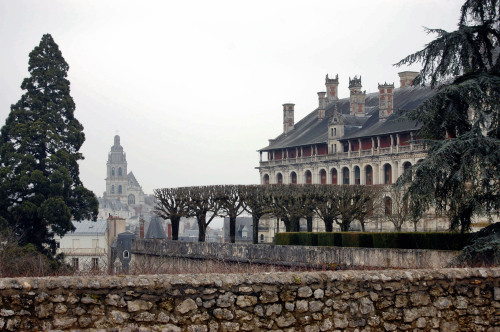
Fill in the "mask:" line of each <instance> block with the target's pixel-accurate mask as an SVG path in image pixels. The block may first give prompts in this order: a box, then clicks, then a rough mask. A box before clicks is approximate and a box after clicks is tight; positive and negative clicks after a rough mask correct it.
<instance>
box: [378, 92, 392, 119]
mask: <svg viewBox="0 0 500 332" xmlns="http://www.w3.org/2000/svg"><path fill="white" fill-rule="evenodd" d="M378 91H379V114H378V117H379V120H381V121H385V120H386V119H387V118H388V117H389V116H390V115H391V114H392V113H393V111H394V109H393V99H394V98H393V97H394V83H392V84H387V83H384V84H379V85H378Z"/></svg>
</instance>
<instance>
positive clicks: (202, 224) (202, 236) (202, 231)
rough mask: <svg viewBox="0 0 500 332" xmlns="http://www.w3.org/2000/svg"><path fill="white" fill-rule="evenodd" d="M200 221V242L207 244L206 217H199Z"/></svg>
mask: <svg viewBox="0 0 500 332" xmlns="http://www.w3.org/2000/svg"><path fill="white" fill-rule="evenodd" d="M197 219H198V242H205V237H206V233H207V225H206V223H205V221H206V215H201V216H198V217H197Z"/></svg>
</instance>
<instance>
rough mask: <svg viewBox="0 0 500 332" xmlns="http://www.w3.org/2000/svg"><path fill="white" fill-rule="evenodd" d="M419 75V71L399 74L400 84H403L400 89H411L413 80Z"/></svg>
mask: <svg viewBox="0 0 500 332" xmlns="http://www.w3.org/2000/svg"><path fill="white" fill-rule="evenodd" d="M418 74H419V72H418V71H402V72H400V73H398V75H399V82H400V83H401V86H400V88H406V87H410V86H411V85H412V84H413V80H414V79H415V77H417V75H418Z"/></svg>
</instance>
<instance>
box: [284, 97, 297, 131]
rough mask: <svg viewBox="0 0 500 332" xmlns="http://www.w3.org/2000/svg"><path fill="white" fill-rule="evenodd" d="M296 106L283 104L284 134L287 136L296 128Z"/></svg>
mask: <svg viewBox="0 0 500 332" xmlns="http://www.w3.org/2000/svg"><path fill="white" fill-rule="evenodd" d="M294 107H295V104H290V103H288V104H283V133H284V134H285V135H286V134H288V132H289V131H290V130H292V129H293V126H294V119H293V113H294Z"/></svg>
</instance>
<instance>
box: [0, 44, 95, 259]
mask: <svg viewBox="0 0 500 332" xmlns="http://www.w3.org/2000/svg"><path fill="white" fill-rule="evenodd" d="M68 69H69V66H68V64H67V63H66V61H65V60H64V58H63V56H62V53H61V51H60V50H59V47H58V45H57V44H56V43H55V42H54V40H53V38H52V36H51V35H49V34H46V35H44V36H43V37H42V40H41V42H40V44H39V45H38V46H37V47H35V48H34V49H33V51H32V52H31V53H30V55H29V67H28V70H29V73H30V76H29V77H28V78H25V79H24V80H23V82H22V85H21V88H22V90H24V94H23V95H22V96H21V99H20V100H19V101H18V102H17V103H16V104H14V105H12V106H11V111H10V113H9V116H8V117H7V120H6V121H5V125H4V126H3V127H2V129H1V131H0V220H1V221H2V226H3V227H4V228H7V229H8V230H9V231H10V232H11V233H12V234H13V235H14V236H15V237H16V238H18V239H19V244H20V245H21V246H24V245H26V244H33V245H34V246H35V247H36V248H37V250H39V251H41V252H44V253H46V254H49V255H51V254H53V253H54V252H55V241H54V240H53V236H54V235H55V234H57V235H61V236H62V235H64V234H65V233H67V232H68V231H71V230H73V229H74V227H73V224H72V222H71V220H72V218H73V219H75V220H77V221H78V220H83V219H86V218H95V217H96V216H97V209H98V202H97V199H96V197H95V195H94V193H93V192H91V191H90V190H88V189H86V188H85V187H84V186H83V184H82V182H81V181H80V178H79V166H78V161H79V160H82V159H83V156H82V154H81V153H79V150H80V148H81V146H82V144H83V142H84V141H85V135H84V133H83V126H82V125H81V123H80V122H79V121H78V120H77V119H76V118H75V117H74V111H75V103H74V101H73V98H72V97H71V95H70V82H69V81H68V80H67V78H66V77H67V71H68Z"/></svg>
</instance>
